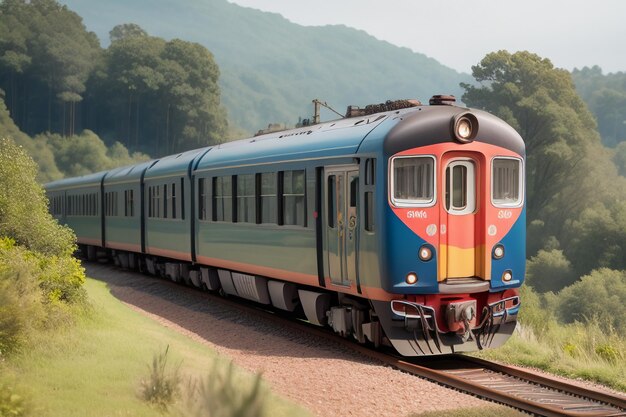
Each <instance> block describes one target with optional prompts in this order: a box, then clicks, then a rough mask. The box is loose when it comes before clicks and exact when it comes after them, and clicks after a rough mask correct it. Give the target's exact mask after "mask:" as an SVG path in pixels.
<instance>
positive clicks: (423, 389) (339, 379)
mask: <svg viewBox="0 0 626 417" xmlns="http://www.w3.org/2000/svg"><path fill="white" fill-rule="evenodd" d="M85 268H86V270H87V275H89V276H90V277H92V278H95V279H98V280H101V281H104V282H106V283H107V284H108V285H109V287H110V288H111V292H112V294H113V295H114V296H115V297H117V298H118V299H120V300H121V301H123V302H125V303H127V304H128V305H130V306H131V307H132V308H134V309H135V310H137V311H139V312H141V313H143V314H146V315H148V316H149V317H151V318H153V319H155V320H157V321H159V322H160V323H161V324H163V325H164V326H167V327H169V328H172V329H174V330H176V331H179V332H181V333H183V334H185V335H187V336H189V337H191V338H193V339H194V340H197V341H199V342H200V343H203V344H205V345H207V346H210V347H211V348H212V349H215V350H216V351H218V352H219V353H221V354H223V355H225V356H228V357H230V358H231V359H232V360H233V361H234V362H235V363H236V364H237V365H239V366H240V367H243V368H246V369H248V370H250V371H253V372H258V371H263V378H264V380H265V381H266V382H267V383H268V384H269V385H270V386H271V388H272V390H273V391H274V392H276V393H279V394H281V395H283V396H285V397H288V398H290V399H291V400H293V401H295V402H297V403H300V404H302V405H303V406H305V407H307V408H308V409H309V410H311V411H312V412H313V413H315V414H316V415H318V416H359V417H365V416H389V417H399V416H406V415H408V414H411V413H419V412H424V411H433V410H449V409H457V408H466V407H477V406H486V405H489V404H491V403H488V402H485V401H482V400H479V399H477V398H475V397H472V396H469V395H465V394H462V393H459V392H456V391H453V390H450V389H446V388H443V387H441V386H439V385H437V384H434V383H431V382H428V381H425V380H422V379H419V378H416V377H413V376H410V375H407V374H404V373H402V372H399V371H396V370H393V369H391V368H388V367H385V366H382V365H380V364H378V363H375V362H371V361H370V360H368V359H364V358H362V357H360V356H358V355H357V354H356V353H354V352H351V351H347V350H345V349H342V348H341V347H339V346H337V345H329V344H328V342H326V341H324V340H318V339H315V338H313V337H311V336H309V335H307V334H305V333H303V332H299V331H296V330H292V329H283V328H280V327H279V326H277V325H276V324H274V323H270V322H267V321H264V320H261V319H259V318H258V317H253V316H252V315H248V314H244V313H241V312H238V311H234V310H229V309H228V307H226V306H223V305H221V304H219V303H218V304H210V303H209V301H210V300H209V299H208V298H207V296H206V295H205V294H204V293H202V292H201V291H198V290H194V289H191V288H186V287H183V286H180V285H177V284H174V283H171V282H169V281H166V280H161V279H158V278H153V277H148V276H143V275H140V274H136V273H131V272H126V271H123V270H120V269H118V268H115V267H113V266H110V265H98V264H85Z"/></svg>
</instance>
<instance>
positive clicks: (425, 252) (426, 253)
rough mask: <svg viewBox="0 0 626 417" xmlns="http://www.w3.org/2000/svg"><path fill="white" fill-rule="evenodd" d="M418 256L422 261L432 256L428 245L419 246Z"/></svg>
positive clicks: (428, 259)
mask: <svg viewBox="0 0 626 417" xmlns="http://www.w3.org/2000/svg"><path fill="white" fill-rule="evenodd" d="M418 256H419V258H420V259H421V260H422V261H424V262H427V261H430V260H431V258H432V257H433V251H431V250H430V248H429V247H428V246H426V245H424V246H422V247H421V248H420V251H419V255H418Z"/></svg>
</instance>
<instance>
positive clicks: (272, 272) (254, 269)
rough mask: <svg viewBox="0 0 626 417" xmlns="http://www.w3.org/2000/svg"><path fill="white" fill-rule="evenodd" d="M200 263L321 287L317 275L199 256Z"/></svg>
mask: <svg viewBox="0 0 626 417" xmlns="http://www.w3.org/2000/svg"><path fill="white" fill-rule="evenodd" d="M198 262H200V263H202V264H205V265H210V266H214V267H218V268H224V269H232V270H234V271H241V272H245V273H248V274H256V275H263V276H266V277H270V278H279V279H282V280H284V281H290V282H296V283H298V284H304V285H312V286H315V287H319V282H318V280H317V275H311V274H303V273H301V272H293V271H285V270H284V269H277V268H270V267H267V266H259V265H251V264H244V263H241V262H236V261H229V260H226V259H218V258H209V257H208V256H198Z"/></svg>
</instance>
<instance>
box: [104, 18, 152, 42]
mask: <svg viewBox="0 0 626 417" xmlns="http://www.w3.org/2000/svg"><path fill="white" fill-rule="evenodd" d="M133 36H148V32H146V31H145V30H143V29H142V28H141V26H139V25H137V24H135V23H124V24H122V25H117V26H115V27H114V28H113V29H111V31H110V32H109V39H110V40H111V43H113V42H115V41H119V40H121V39H126V38H130V37H133Z"/></svg>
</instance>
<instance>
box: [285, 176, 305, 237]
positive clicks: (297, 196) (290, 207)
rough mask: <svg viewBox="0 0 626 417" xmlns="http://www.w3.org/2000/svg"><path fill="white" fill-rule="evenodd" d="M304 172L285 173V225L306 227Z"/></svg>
mask: <svg viewBox="0 0 626 417" xmlns="http://www.w3.org/2000/svg"><path fill="white" fill-rule="evenodd" d="M304 188H305V177H304V171H284V172H283V195H282V197H283V198H282V200H283V201H282V202H283V204H282V206H283V223H282V224H284V225H297V226H306V217H305V213H306V211H305V198H304Z"/></svg>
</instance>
